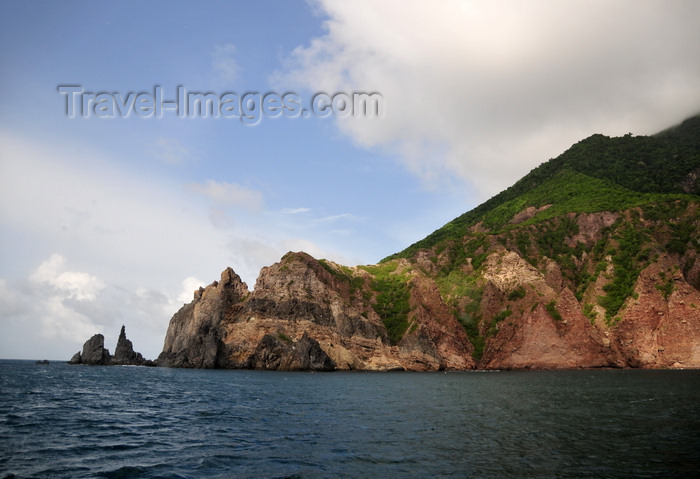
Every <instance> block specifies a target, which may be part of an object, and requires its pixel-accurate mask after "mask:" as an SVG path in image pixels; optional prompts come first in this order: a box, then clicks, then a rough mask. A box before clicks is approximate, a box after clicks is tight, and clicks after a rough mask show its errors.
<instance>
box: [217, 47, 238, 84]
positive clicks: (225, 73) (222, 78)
mask: <svg viewBox="0 0 700 479" xmlns="http://www.w3.org/2000/svg"><path fill="white" fill-rule="evenodd" d="M236 52H237V50H236V46H235V45H233V44H231V43H227V44H225V45H217V46H215V47H214V51H213V52H212V54H211V58H212V60H211V67H212V71H213V76H214V83H215V84H216V86H221V87H226V86H228V87H231V86H232V84H233V83H234V82H235V81H236V80H238V79H239V74H240V67H239V66H238V62H236V59H235V56H236Z"/></svg>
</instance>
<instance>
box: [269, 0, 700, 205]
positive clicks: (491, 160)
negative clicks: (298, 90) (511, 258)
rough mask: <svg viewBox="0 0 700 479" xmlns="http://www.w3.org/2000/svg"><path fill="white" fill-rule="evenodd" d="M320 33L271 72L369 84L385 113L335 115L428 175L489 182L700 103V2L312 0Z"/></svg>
mask: <svg viewBox="0 0 700 479" xmlns="http://www.w3.org/2000/svg"><path fill="white" fill-rule="evenodd" d="M317 4H318V8H319V9H321V10H323V11H324V12H325V14H326V15H327V16H328V20H327V22H326V23H325V27H326V29H327V34H325V35H324V36H321V37H318V38H314V39H313V40H312V41H311V42H310V43H309V44H308V45H305V46H302V47H299V48H297V49H296V50H294V52H293V53H292V55H291V57H290V58H289V61H288V64H287V65H286V68H285V70H284V71H283V72H278V73H277V74H276V75H275V77H274V81H275V82H276V83H277V84H279V85H290V84H291V85H296V86H299V87H302V88H307V89H309V90H311V91H327V92H337V91H344V92H353V91H365V92H367V91H369V92H379V93H381V94H382V96H383V97H384V105H385V115H384V118H382V119H376V118H375V119H353V118H349V119H347V120H342V121H338V126H339V128H340V130H341V131H342V132H344V133H345V134H347V135H348V136H349V137H350V138H352V139H353V140H354V141H355V142H356V143H357V144H359V145H362V146H364V147H381V148H386V149H388V150H389V151H391V152H397V153H399V154H400V156H401V157H402V159H403V161H404V163H405V165H406V166H407V167H408V168H409V169H410V170H411V171H413V172H414V173H415V174H417V175H419V176H420V177H422V178H423V179H425V180H426V183H428V184H431V185H433V186H438V185H445V184H449V183H451V182H452V181H453V179H454V177H456V178H457V179H458V180H460V181H462V182H467V183H468V184H471V185H472V186H473V187H475V188H476V189H477V190H478V192H479V197H480V199H485V197H488V196H489V195H492V194H495V193H498V191H500V190H501V189H503V188H504V187H507V186H509V185H510V184H511V183H512V182H513V181H514V180H516V179H518V178H519V177H520V176H522V175H523V174H525V173H527V171H529V170H530V169H531V168H533V167H534V166H536V165H537V164H539V163H541V162H543V161H546V160H547V159H549V158H550V157H553V156H556V155H558V154H559V153H561V152H562V151H563V150H564V149H565V148H567V147H568V146H569V145H571V144H572V143H574V142H576V141H578V140H580V139H582V138H583V137H586V136H588V135H590V134H593V133H596V132H600V133H605V134H609V135H621V134H624V133H627V132H629V131H632V132H634V133H635V134H649V133H654V132H656V131H658V130H660V129H662V128H665V127H667V126H669V125H670V124H672V123H674V122H679V121H680V120H682V119H683V118H685V117H687V116H690V115H692V114H694V113H697V112H698V111H700V89H698V88H697V85H698V84H700V56H698V55H697V51H696V48H695V46H696V45H698V44H700V29H698V28H697V25H698V21H700V3H698V2H668V1H661V0H647V1H637V0H634V1H616V2H609V1H600V0H597V1H596V0H594V1H567V2H561V1H559V0H541V1H535V2H527V3H513V2H509V1H501V0H488V1H470V2H465V1H457V0H454V1H449V0H447V1H442V2H424V1H405V0H394V1H385V2H373V1H359V2H344V1H337V0H319V1H318V2H317Z"/></svg>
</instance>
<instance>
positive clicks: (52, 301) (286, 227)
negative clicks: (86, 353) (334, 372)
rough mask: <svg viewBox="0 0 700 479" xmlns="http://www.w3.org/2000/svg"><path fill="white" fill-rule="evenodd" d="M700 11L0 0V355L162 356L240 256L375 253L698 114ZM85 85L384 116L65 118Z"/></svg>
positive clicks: (343, 258) (246, 265)
mask: <svg viewBox="0 0 700 479" xmlns="http://www.w3.org/2000/svg"><path fill="white" fill-rule="evenodd" d="M699 5H700V4H698V2H691V1H647V0H641V1H613V2H607V1H606V2H602V1H587V2H575V1H574V2H557V1H545V0H542V1H531V2H527V1H523V2H504V1H488V2H487V1H445V2H439V3H434V2H420V1H408V2H405V1H404V2H392V1H386V2H364V1H359V2H340V1H314V2H303V1H285V2H282V1H261V2H203V3H198V4H194V3H190V2H165V1H154V2H82V1H68V2H60V3H59V2H48V1H47V2H41V1H38V2H7V1H3V2H1V3H0V7H1V8H2V15H0V43H1V44H2V45H3V48H2V49H0V67H1V70H2V75H0V87H1V88H0V178H1V179H0V189H1V190H2V191H0V238H1V239H2V245H3V248H2V253H1V255H0V357H8V358H43V357H49V358H50V359H68V358H69V357H70V356H71V355H72V354H73V353H74V352H75V351H77V350H79V349H80V347H81V346H82V343H83V341H85V340H86V339H87V338H88V337H89V336H91V335H92V334H94V333H97V332H101V333H103V334H105V336H106V338H107V346H108V347H109V348H111V349H113V348H114V344H115V343H116V338H117V335H118V332H119V328H120V326H121V325H122V324H125V325H126V326H127V335H128V336H129V337H130V339H132V340H133V342H134V344H135V347H136V349H137V350H140V351H141V352H142V353H144V355H145V356H146V357H151V358H153V357H155V356H157V354H158V352H159V351H160V348H161V347H162V341H163V338H164V335H165V331H166V329H167V324H168V321H169V319H170V317H171V316H172V314H173V313H175V312H176V311H177V309H178V308H179V307H180V306H181V305H182V304H183V303H184V302H189V301H190V300H191V297H192V291H193V290H194V289H195V288H196V287H198V286H199V285H206V284H209V283H210V282H212V281H213V280H215V279H218V276H219V274H220V272H221V271H222V270H223V269H224V268H225V267H226V266H231V267H233V269H234V270H235V271H236V272H237V273H239V274H240V275H241V276H242V277H243V279H244V280H245V281H246V282H247V283H248V286H249V288H250V289H252V288H253V287H254V283H255V279H256V277H257V272H258V271H259V269H260V268H261V267H262V266H266V265H269V264H272V263H274V262H275V261H277V260H278V259H279V258H280V257H281V256H282V255H283V254H284V253H285V252H287V251H289V250H294V251H299V250H304V251H307V252H309V253H311V254H312V255H314V256H316V257H325V258H329V259H332V260H335V261H338V262H341V263H344V264H349V265H354V264H367V263H375V262H377V261H379V260H380V259H381V258H382V257H384V256H387V255H389V254H392V253H394V252H396V251H398V250H401V249H403V248H405V247H406V246H408V245H410V244H411V243H412V242H414V241H417V240H419V239H421V238H423V237H424V236H426V235H427V234H429V233H430V232H432V231H433V230H435V229H436V228H438V227H440V226H442V225H443V224H444V223H445V222H447V221H449V220H451V219H452V218H454V217H455V216H458V215H459V214H461V213H463V212H465V211H467V210H469V209H471V208H472V207H474V206H476V205H477V204H479V203H480V202H482V201H484V200H486V199H488V198H489V197H490V196H493V195H494V194H496V193H498V192H499V191H501V190H502V189H503V188H505V187H507V186H509V185H510V184H512V183H513V182H514V181H515V180H517V179H518V178H520V177H521V176H522V175H524V174H525V173H527V172H528V171H529V170H530V169H532V168H534V167H535V166H537V165H538V164H539V163H541V162H543V161H546V160H547V159H549V158H551V157H554V156H557V155H558V154H559V153H561V152H562V151H563V150H564V149H566V148H567V147H568V146H569V145H571V144H572V143H574V142H576V141H578V140H580V139H582V138H584V137H587V136H589V135H591V134H593V133H604V134H608V135H621V134H624V133H627V132H629V131H631V132H633V133H635V134H649V133H653V132H655V131H658V130H660V129H662V128H665V127H667V126H669V125H671V124H674V123H678V122H680V121H681V120H682V119H684V118H685V117H687V116H690V115H692V114H694V113H697V112H698V110H700V90H699V89H698V88H697V85H698V84H700V82H699V80H700V60H699V59H698V56H697V52H696V51H695V49H696V46H697V45H698V44H700V34H699V33H698V32H697V24H698V23H700V6H699ZM59 85H80V86H81V87H82V88H84V89H85V90H86V91H89V92H109V93H119V94H120V95H123V96H126V95H128V93H129V92H135V93H138V92H152V91H153V88H154V86H156V85H159V86H161V87H162V88H163V92H164V94H165V97H166V99H169V100H171V99H174V98H175V92H176V89H177V87H178V85H182V86H184V87H186V88H187V89H188V90H189V91H202V92H214V93H215V94H217V95H221V94H223V93H225V92H235V93H237V94H239V95H241V96H242V95H243V94H245V93H246V92H259V93H261V94H262V93H265V92H277V93H279V94H283V93H285V92H294V93H296V94H297V95H298V96H299V97H300V98H301V99H302V102H304V103H306V102H308V101H309V100H310V98H311V97H312V96H313V95H314V94H315V93H318V92H328V93H336V92H344V93H349V94H350V93H353V92H378V93H379V94H381V96H382V98H383V101H384V114H383V115H382V117H380V118H376V117H375V118H349V119H342V118H336V117H334V116H332V115H331V116H330V117H328V118H317V117H314V116H313V115H311V116H309V117H308V118H285V117H281V118H265V117H263V118H262V119H261V121H260V123H259V124H257V125H255V126H248V125H245V124H243V123H242V122H240V121H238V120H235V119H228V118H202V117H195V118H178V117H177V116H176V115H174V114H167V113H166V114H164V115H163V117H162V118H153V117H151V118H139V117H138V116H137V115H134V114H132V115H129V116H128V117H124V118H123V117H115V118H98V117H96V116H95V115H92V116H89V117H87V118H83V117H77V118H67V117H66V112H65V101H66V98H65V95H62V94H60V93H59V92H58V90H57V87H58V86H59Z"/></svg>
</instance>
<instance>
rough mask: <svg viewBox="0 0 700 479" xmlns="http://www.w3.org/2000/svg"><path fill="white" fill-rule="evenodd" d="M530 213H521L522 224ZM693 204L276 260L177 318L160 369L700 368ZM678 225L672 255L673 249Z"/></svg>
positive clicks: (201, 298)
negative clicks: (672, 212)
mask: <svg viewBox="0 0 700 479" xmlns="http://www.w3.org/2000/svg"><path fill="white" fill-rule="evenodd" d="M532 213H533V212H532V211H525V212H523V213H522V214H519V216H518V217H517V219H518V221H521V220H522V219H523V218H528V217H529V216H528V215H531V214H532ZM698 223H699V222H698V215H697V205H695V204H694V203H691V204H689V205H687V207H686V208H685V209H684V210H682V211H681V212H680V213H679V214H678V215H677V216H676V217H674V219H673V221H668V220H664V221H658V220H652V219H647V218H645V217H644V213H643V212H641V211H637V210H630V211H626V212H621V213H609V212H602V213H591V214H571V215H566V216H564V217H559V218H553V219H551V220H549V221H545V222H542V223H539V224H537V225H527V223H526V224H525V225H523V226H522V227H519V229H518V230H515V232H514V231H507V232H498V233H489V232H488V231H478V232H476V233H473V234H472V235H470V236H467V237H465V238H463V239H462V240H460V241H455V242H452V243H450V244H448V245H446V246H445V245H440V246H438V247H435V248H433V249H429V250H422V251H419V252H418V253H417V254H416V255H414V256H413V257H412V258H409V259H395V260H391V261H388V262H386V263H383V264H380V265H372V266H360V267H355V268H348V267H345V266H341V265H337V264H335V263H332V262H329V261H324V260H316V259H314V258H312V257H311V256H309V255H307V254H305V253H288V254H287V255H285V256H284V257H283V258H282V259H281V261H280V262H279V263H276V264H274V265H272V266H269V267H266V268H263V269H262V271H261V272H260V276H259V277H258V279H257V282H256V285H255V289H254V290H253V292H249V291H248V288H247V286H246V285H245V283H243V282H242V281H241V280H240V278H239V277H238V276H237V275H236V274H235V273H234V272H233V271H232V270H231V269H230V268H228V269H226V270H224V272H223V273H222V276H221V281H218V282H214V283H212V284H211V285H209V286H207V287H206V288H201V289H200V290H198V291H196V292H195V294H194V300H193V301H192V302H191V303H190V304H187V305H185V306H183V308H182V309H181V310H180V311H179V312H177V313H176V314H175V316H173V318H172V320H171V322H170V327H169V328H168V332H167V335H166V339H165V345H164V349H163V353H161V355H160V357H159V360H158V362H159V364H160V365H165V366H173V367H197V368H255V369H282V370H308V369H311V370H330V369H363V370H395V369H399V370H403V369H406V370H419V371H424V370H440V369H460V370H461V369H473V368H486V369H513V368H516V369H521V368H534V369H554V368H600V367H616V368H618V367H634V368H637V367H642V368H669V367H676V368H678V367H700V292H698V289H697V281H698V279H697V278H698V265H697V264H696V261H695V258H696V256H697V254H696V249H697V238H698V237H700V231H699V230H698V228H699V226H698ZM678 225H684V226H683V228H684V231H686V233H684V236H682V237H681V243H682V242H683V241H685V243H684V244H682V245H681V246H682V247H679V246H678V244H676V243H678V242H677V241H676V242H675V243H674V241H675V238H676V237H677V236H678V230H679V228H680V226H678Z"/></svg>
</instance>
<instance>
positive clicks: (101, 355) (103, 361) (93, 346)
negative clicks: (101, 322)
mask: <svg viewBox="0 0 700 479" xmlns="http://www.w3.org/2000/svg"><path fill="white" fill-rule="evenodd" d="M110 359H111V356H110V355H109V350H108V349H105V337H104V336H102V335H101V334H95V335H94V336H93V337H91V338H90V339H88V340H87V341H85V344H83V351H82V353H76V354H75V355H74V356H73V358H71V360H70V362H71V363H72V364H88V365H92V366H94V365H107V364H109V361H110Z"/></svg>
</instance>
